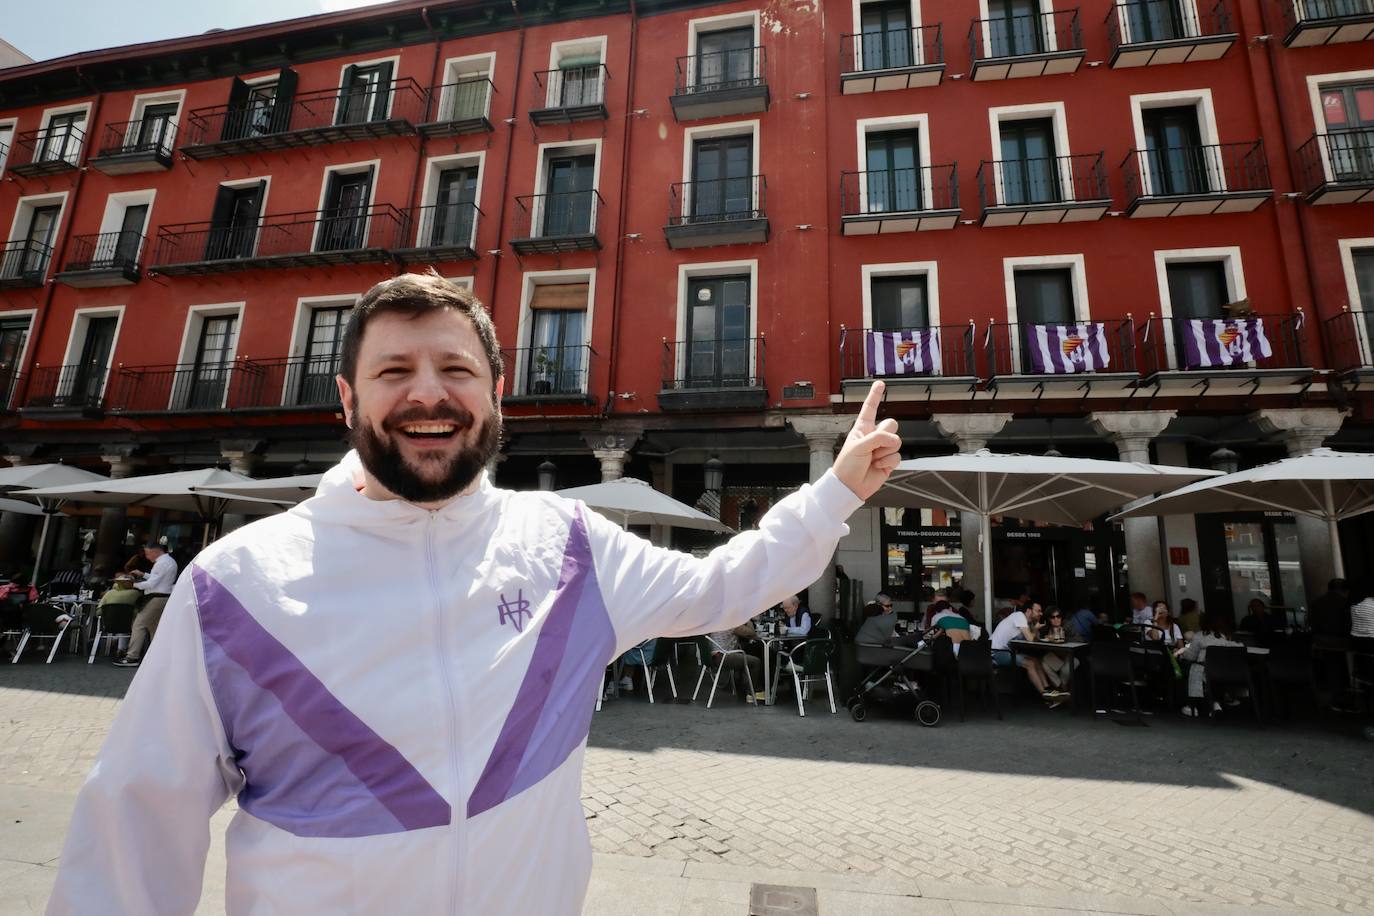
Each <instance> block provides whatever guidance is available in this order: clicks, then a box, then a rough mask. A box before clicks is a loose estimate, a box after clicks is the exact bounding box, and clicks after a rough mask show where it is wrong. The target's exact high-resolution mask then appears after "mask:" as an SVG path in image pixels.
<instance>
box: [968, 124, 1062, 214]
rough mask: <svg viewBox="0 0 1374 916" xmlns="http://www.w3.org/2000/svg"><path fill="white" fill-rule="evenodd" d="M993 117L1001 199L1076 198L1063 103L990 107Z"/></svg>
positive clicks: (1016, 202) (1012, 202)
mask: <svg viewBox="0 0 1374 916" xmlns="http://www.w3.org/2000/svg"><path fill="white" fill-rule="evenodd" d="M988 121H989V123H990V125H991V129H992V144H993V150H994V154H995V155H994V158H995V160H996V161H995V162H994V163H993V172H992V181H993V185H994V187H993V190H994V191H995V198H994V199H995V200H996V202H997V203H999V204H1001V205H1002V206H1026V205H1033V204H1046V203H1057V202H1059V201H1064V200H1072V199H1073V197H1074V194H1073V173H1072V170H1071V167H1070V162H1071V160H1070V159H1069V136H1068V124H1067V119H1066V118H1065V116H1064V103H1063V102H1047V103H1042V104H1036V105H1011V106H1005V107H998V108H990V109H988Z"/></svg>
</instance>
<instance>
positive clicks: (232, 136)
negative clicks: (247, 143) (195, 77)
mask: <svg viewBox="0 0 1374 916" xmlns="http://www.w3.org/2000/svg"><path fill="white" fill-rule="evenodd" d="M296 83H297V79H296V71H294V70H292V69H291V68H289V67H284V68H282V70H281V71H280V72H279V73H278V74H277V75H276V76H270V77H265V78H262V79H255V80H253V81H251V82H246V81H244V80H241V79H237V78H235V79H234V81H233V83H232V84H231V85H230V87H229V106H228V111H227V112H226V113H225V118H224V128H223V130H222V131H221V135H220V139H222V140H242V139H245V138H248V137H263V136H266V135H268V134H276V133H281V132H282V131H285V130H288V129H289V128H290V126H291V107H292V103H293V102H294V101H295V97H296Z"/></svg>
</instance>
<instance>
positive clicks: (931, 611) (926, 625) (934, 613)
mask: <svg viewBox="0 0 1374 916" xmlns="http://www.w3.org/2000/svg"><path fill="white" fill-rule="evenodd" d="M950 607H951V605H950V603H949V601H948V600H946V599H944V598H939V599H937V600H935V601H932V602H931V603H930V606H929V607H927V608H926V613H925V616H924V617H922V618H921V629H923V630H929V629H930V625H931V624H932V623H934V622H935V618H936V617H938V616H939V615H941V614H943V613H945V612H946V611H948V610H950Z"/></svg>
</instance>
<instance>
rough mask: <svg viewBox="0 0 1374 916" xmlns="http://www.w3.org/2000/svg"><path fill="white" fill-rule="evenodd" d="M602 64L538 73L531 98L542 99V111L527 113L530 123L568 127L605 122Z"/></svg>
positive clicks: (604, 81) (535, 110)
mask: <svg viewBox="0 0 1374 916" xmlns="http://www.w3.org/2000/svg"><path fill="white" fill-rule="evenodd" d="M609 78H610V75H609V73H608V72H607V70H606V65H605V64H587V65H586V66H581V67H566V68H564V69H561V70H541V71H539V72H538V73H536V74H535V75H534V84H535V86H536V89H535V94H536V95H542V96H544V107H543V108H534V109H531V111H530V123H532V124H534V125H536V126H539V127H543V126H544V125H546V124H572V123H574V122H576V121H604V120H606V80H607V79H609Z"/></svg>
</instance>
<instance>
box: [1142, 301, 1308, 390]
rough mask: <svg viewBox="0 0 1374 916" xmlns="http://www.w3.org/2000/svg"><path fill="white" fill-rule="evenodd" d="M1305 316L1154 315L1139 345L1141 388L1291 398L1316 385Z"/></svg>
mask: <svg viewBox="0 0 1374 916" xmlns="http://www.w3.org/2000/svg"><path fill="white" fill-rule="evenodd" d="M1303 324H1304V322H1303V317H1302V313H1301V312H1298V313H1296V314H1290V315H1246V316H1239V315H1237V316H1232V317H1229V318H1216V319H1212V318H1160V317H1155V316H1153V315H1152V316H1150V319H1149V321H1147V322H1146V323H1145V326H1144V329H1143V331H1142V333H1141V334H1140V340H1139V342H1138V359H1139V362H1140V369H1141V373H1142V374H1143V375H1144V377H1145V378H1144V381H1143V382H1142V385H1144V386H1146V387H1149V388H1153V389H1154V390H1155V393H1157V394H1162V395H1170V394H1172V395H1179V396H1184V395H1195V396H1203V395H1210V396H1231V397H1248V396H1252V395H1257V394H1293V393H1300V392H1302V391H1306V390H1307V388H1308V387H1309V386H1310V385H1311V383H1312V363H1311V361H1310V360H1308V359H1307V357H1306V355H1305V352H1304V350H1305V347H1304V336H1305V335H1304V331H1303Z"/></svg>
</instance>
